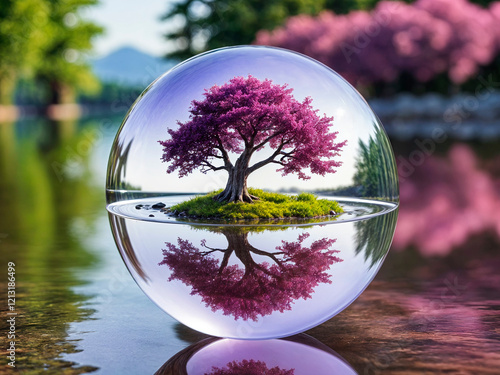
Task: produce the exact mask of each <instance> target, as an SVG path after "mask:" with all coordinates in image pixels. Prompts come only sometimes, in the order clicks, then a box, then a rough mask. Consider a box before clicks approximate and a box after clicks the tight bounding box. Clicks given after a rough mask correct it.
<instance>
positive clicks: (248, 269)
mask: <svg viewBox="0 0 500 375" xmlns="http://www.w3.org/2000/svg"><path fill="white" fill-rule="evenodd" d="M221 233H222V234H223V235H224V236H225V237H226V240H227V243H228V245H227V247H226V248H224V249H216V248H211V247H209V246H207V245H206V243H205V241H202V244H201V245H202V247H203V248H204V249H206V250H204V251H202V250H201V249H198V248H197V247H195V246H194V245H193V244H192V243H191V242H189V241H188V240H183V239H181V238H179V239H178V240H177V245H176V244H173V243H166V245H167V248H166V249H164V250H163V261H162V262H161V263H160V265H166V266H168V267H169V268H170V269H171V271H172V274H171V276H170V278H169V281H172V280H180V281H182V282H183V283H184V284H186V285H189V286H191V288H192V291H191V294H192V295H200V296H201V297H202V299H203V302H205V304H206V305H207V307H211V308H212V311H214V312H215V311H217V310H222V311H223V313H224V315H233V316H234V317H235V319H238V318H241V319H243V320H249V319H251V320H254V321H256V320H257V318H258V317H259V316H265V315H270V314H272V313H273V312H274V311H280V312H284V311H285V310H290V309H291V304H292V302H293V301H295V300H297V299H299V298H303V299H308V298H311V294H312V293H313V290H314V288H315V287H316V286H317V285H318V284H320V283H328V284H329V283H331V281H330V275H329V273H328V270H329V269H330V266H331V265H332V264H334V263H338V262H341V261H342V259H339V258H338V257H337V256H335V254H336V253H338V251H336V250H331V249H330V247H331V246H332V245H333V244H334V243H335V241H336V240H335V239H327V238H323V239H319V240H316V241H314V242H313V243H312V244H311V245H310V246H309V247H307V246H304V245H303V242H304V241H305V240H306V239H307V238H308V237H309V234H308V233H304V234H301V235H300V236H299V237H298V239H297V241H292V242H287V241H283V242H282V244H281V246H278V247H276V249H275V251H264V250H260V249H257V248H255V247H254V246H253V245H251V244H250V243H249V241H248V230H242V229H240V228H226V229H224V230H222V232H221ZM214 253H222V259H221V261H219V260H218V259H217V258H216V257H215V256H214ZM232 255H235V256H236V258H237V259H238V260H239V262H240V263H241V264H242V265H243V268H242V267H240V266H239V265H237V264H231V265H230V258H231V256H232ZM253 256H259V257H266V258H267V259H269V262H262V263H258V262H256V261H255V260H254V259H253Z"/></svg>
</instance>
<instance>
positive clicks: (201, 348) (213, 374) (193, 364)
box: [156, 334, 356, 375]
mask: <svg viewBox="0 0 500 375" xmlns="http://www.w3.org/2000/svg"><path fill="white" fill-rule="evenodd" d="M172 373H181V374H187V375H220V374H275V375H310V374H314V375H330V374H336V375H354V374H356V371H355V370H354V369H353V368H352V367H351V366H350V365H349V364H348V363H347V362H346V361H345V360H344V359H343V358H342V357H340V356H339V355H338V354H337V353H336V352H335V351H333V350H332V349H330V348H329V347H328V346H326V345H324V344H322V343H321V342H319V341H318V340H316V339H314V338H312V337H310V336H307V335H305V334H300V335H296V336H293V337H290V338H287V339H275V340H262V341H261V340H251V341H249V340H247V341H243V340H231V339H218V338H208V339H205V340H203V341H200V342H198V343H196V344H193V345H191V346H190V347H188V348H186V349H184V350H182V351H181V352H179V353H177V354H176V355H175V356H173V357H172V358H171V359H169V360H168V361H167V362H166V363H165V364H164V365H163V366H162V367H161V368H160V369H159V370H158V371H157V372H156V374H157V375H161V374H172Z"/></svg>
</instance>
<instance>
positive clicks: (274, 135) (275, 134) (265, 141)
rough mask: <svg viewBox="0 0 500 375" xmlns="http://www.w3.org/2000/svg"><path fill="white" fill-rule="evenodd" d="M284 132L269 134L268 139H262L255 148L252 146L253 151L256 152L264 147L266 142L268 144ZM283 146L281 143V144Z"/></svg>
mask: <svg viewBox="0 0 500 375" xmlns="http://www.w3.org/2000/svg"><path fill="white" fill-rule="evenodd" d="M283 133H284V131H280V132H276V133H274V134H271V135H270V136H269V137H267V138H266V139H264V140H263V141H262V142H260V143H259V144H258V145H257V146H254V147H253V150H254V151H255V150H258V149H259V148H261V147H262V146H264V145H265V144H266V143H267V142H269V141H270V140H271V139H273V138H275V137H277V136H279V135H281V134H283ZM282 144H283V143H282Z"/></svg>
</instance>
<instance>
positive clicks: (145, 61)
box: [91, 47, 175, 87]
mask: <svg viewBox="0 0 500 375" xmlns="http://www.w3.org/2000/svg"><path fill="white" fill-rule="evenodd" d="M91 65H92V69H93V71H94V73H95V74H96V75H97V77H99V79H100V80H101V81H103V82H113V83H119V84H121V85H125V86H140V87H146V86H147V85H148V84H149V83H151V82H153V81H154V80H155V79H156V78H157V77H158V76H160V75H161V74H163V73H165V72H166V71H167V70H168V69H170V68H171V67H172V66H174V65H175V63H174V62H170V61H167V60H164V59H162V58H160V57H155V56H151V55H149V54H147V53H144V52H141V51H139V50H137V49H135V48H133V47H123V48H120V49H118V50H116V51H114V52H112V53H110V54H109V55H107V56H105V57H103V58H100V59H96V60H94V61H92V63H91Z"/></svg>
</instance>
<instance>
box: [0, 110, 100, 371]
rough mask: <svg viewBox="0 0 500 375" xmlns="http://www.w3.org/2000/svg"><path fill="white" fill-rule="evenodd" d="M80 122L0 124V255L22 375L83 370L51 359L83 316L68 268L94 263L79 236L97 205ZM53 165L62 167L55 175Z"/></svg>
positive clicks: (88, 137)
mask: <svg viewBox="0 0 500 375" xmlns="http://www.w3.org/2000/svg"><path fill="white" fill-rule="evenodd" d="M80 125H81V127H79V124H77V123H75V122H57V123H56V122H48V121H45V120H37V121H33V122H30V123H27V122H25V123H18V124H12V123H11V124H0V201H1V202H2V204H1V205H0V228H1V229H0V232H2V233H3V234H5V236H4V238H3V239H2V243H1V246H2V252H1V253H0V254H1V255H0V258H1V259H2V261H3V264H6V262H7V261H13V262H15V264H16V279H17V281H18V282H17V285H16V286H17V289H16V296H17V297H18V298H17V300H16V301H17V302H18V303H17V305H16V308H17V309H18V310H17V311H18V313H19V314H20V315H21V316H22V321H23V324H22V326H19V327H18V331H17V332H16V335H17V337H18V340H19V342H22V343H23V350H22V352H19V353H18V355H17V356H16V359H17V363H16V365H17V364H18V365H19V366H18V368H19V369H20V370H22V371H23V373H24V374H35V373H39V370H40V368H43V367H44V366H49V367H50V368H51V369H55V368H60V369H62V368H65V371H67V372H65V373H68V374H73V373H81V372H83V371H88V370H91V369H90V368H89V367H85V366H84V367H79V368H71V369H70V368H68V364H67V363H65V362H63V361H61V360H60V359H57V358H58V357H59V356H60V354H61V353H65V352H66V353H67V352H72V351H74V350H75V349H74V345H73V344H70V343H68V342H65V337H66V336H67V329H68V323H69V322H76V321H80V320H82V319H85V318H86V317H87V316H88V315H89V314H91V311H90V310H88V309H83V308H81V307H80V304H81V303H82V302H83V301H84V300H85V299H86V298H87V297H84V296H81V295H79V294H77V293H75V292H74V291H73V289H72V287H74V286H76V285H79V284H81V281H80V280H79V278H78V276H77V275H76V272H75V271H80V270H82V269H87V268H89V267H91V266H92V265H94V264H95V263H96V261H97V259H96V257H95V255H94V254H93V253H92V252H91V251H89V248H88V247H87V245H86V244H85V243H84V242H83V241H82V239H83V238H85V237H86V236H88V235H89V234H91V233H93V231H94V229H95V221H96V217H97V215H98V211H97V210H96V209H95V207H100V206H101V207H102V205H103V204H104V202H103V201H104V197H103V196H102V192H101V189H100V188H99V186H98V185H97V184H96V183H95V181H94V179H93V178H92V177H93V175H92V173H93V172H92V170H91V168H90V155H91V153H90V152H83V151H81V150H83V147H82V146H83V145H84V144H86V145H88V146H89V147H92V146H93V144H94V142H95V140H96V131H95V126H93V125H92V124H88V123H87V124H80ZM78 150H80V152H79V151H78ZM74 160H77V162H74ZM56 165H62V166H64V168H67V169H68V171H66V172H65V173H63V174H62V175H61V174H58V173H57V171H56V169H55V168H54V166H56ZM71 169H72V170H71ZM4 283H5V280H3V282H2V284H3V285H5V284H4Z"/></svg>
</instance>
